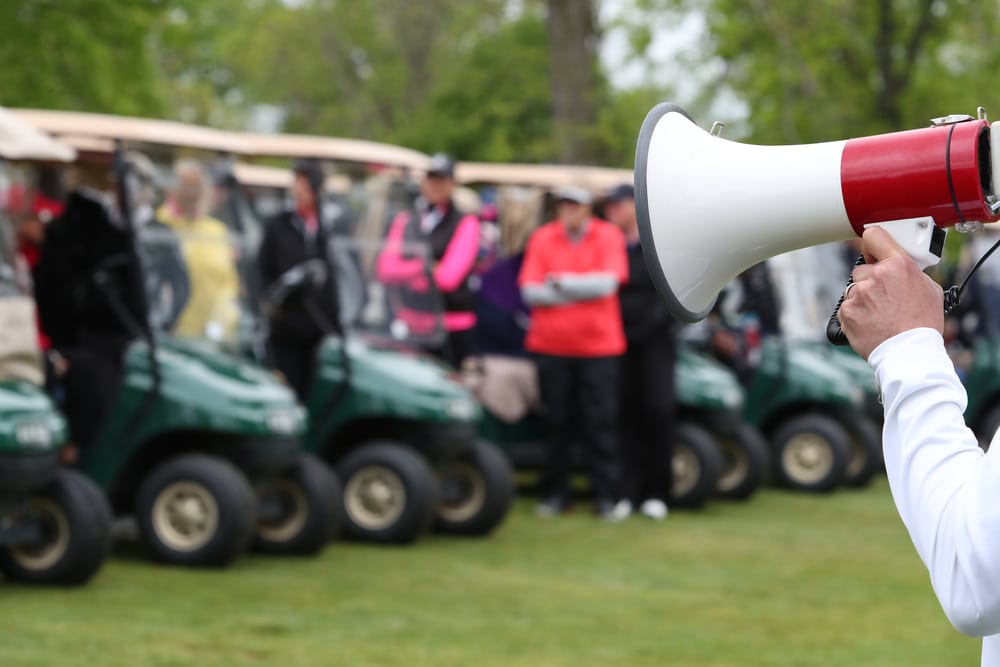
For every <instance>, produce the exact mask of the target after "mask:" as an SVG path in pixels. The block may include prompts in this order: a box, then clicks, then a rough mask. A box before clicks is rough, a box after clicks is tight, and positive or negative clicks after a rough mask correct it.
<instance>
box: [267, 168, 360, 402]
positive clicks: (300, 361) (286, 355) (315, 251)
mask: <svg viewBox="0 0 1000 667" xmlns="http://www.w3.org/2000/svg"><path fill="white" fill-rule="evenodd" d="M292 172H293V174H294V179H293V181H292V198H293V200H294V208H292V209H286V210H284V211H282V212H281V213H279V214H278V215H276V216H274V217H273V218H271V219H270V220H268V221H267V223H266V226H265V228H264V237H263V240H262V241H261V244H260V251H259V253H258V255H257V270H258V273H259V278H260V284H261V286H262V292H263V294H265V295H266V294H268V293H273V290H274V288H275V287H276V286H277V285H279V284H280V282H281V280H282V279H283V277H285V276H287V275H288V272H289V271H291V270H292V269H295V268H296V267H299V266H301V265H302V264H303V263H304V262H307V261H309V260H319V261H320V262H321V263H322V266H323V267H324V269H325V275H324V276H322V281H321V282H320V283H319V284H318V285H317V284H303V285H301V286H300V287H299V288H298V289H296V290H295V291H293V292H292V293H289V294H288V295H287V298H285V299H284V301H283V302H282V303H278V304H267V308H266V312H268V313H269V317H268V321H269V332H268V341H267V347H268V354H269V356H270V361H271V364H272V366H273V367H274V368H276V369H277V370H278V371H280V372H281V373H282V375H284V376H285V379H286V380H287V381H288V384H289V386H291V387H292V388H293V389H294V390H295V393H296V394H297V395H298V397H299V400H301V401H303V402H305V401H306V399H307V398H308V394H309V389H310V387H311V386H312V383H313V379H314V378H315V373H316V366H317V364H318V362H317V358H316V357H317V353H318V352H319V346H320V343H321V342H322V341H323V338H324V337H325V336H327V335H329V334H332V333H335V332H339V331H340V307H339V299H338V292H337V285H336V278H335V273H334V267H333V264H332V262H331V260H330V254H329V250H328V248H329V232H328V230H327V229H326V227H325V224H324V221H323V220H322V219H321V217H320V214H319V212H320V207H319V202H320V201H321V197H322V188H323V179H324V174H323V169H322V167H321V165H320V164H319V163H318V162H316V161H315V160H296V161H295V162H294V163H293V164H292Z"/></svg>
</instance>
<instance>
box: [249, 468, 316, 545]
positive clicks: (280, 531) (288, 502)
mask: <svg viewBox="0 0 1000 667" xmlns="http://www.w3.org/2000/svg"><path fill="white" fill-rule="evenodd" d="M259 496H260V499H261V501H262V502H273V503H277V504H278V505H279V506H280V507H281V513H280V515H279V517H278V518H277V519H275V520H273V521H261V522H260V523H259V524H257V534H258V535H260V536H261V537H262V538H263V539H265V540H268V541H269V542H286V541H288V540H290V539H292V538H294V537H295V536H296V535H298V534H299V533H301V532H302V529H303V528H305V525H306V521H307V520H308V518H309V501H308V500H306V494H305V493H303V492H302V489H301V488H300V487H299V485H298V484H295V483H294V482H292V481H291V480H288V479H276V480H273V481H271V482H269V483H268V484H267V485H266V486H265V487H264V488H263V489H261V491H260V494H259Z"/></svg>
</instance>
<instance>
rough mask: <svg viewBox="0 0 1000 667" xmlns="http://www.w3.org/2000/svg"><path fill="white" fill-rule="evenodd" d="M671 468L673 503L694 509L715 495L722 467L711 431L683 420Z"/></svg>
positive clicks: (671, 497)
mask: <svg viewBox="0 0 1000 667" xmlns="http://www.w3.org/2000/svg"><path fill="white" fill-rule="evenodd" d="M670 468H671V474H672V475H673V478H672V485H671V493H670V504H671V505H672V506H676V507H687V508H691V509H694V508H697V507H701V506H702V505H704V504H705V503H706V502H707V501H708V499H709V498H711V497H712V496H713V495H715V489H716V486H717V485H718V482H719V475H721V474H722V469H723V459H722V453H721V452H720V451H719V446H718V445H717V444H716V442H715V438H714V437H712V435H711V434H710V433H709V432H708V431H706V430H705V429H704V428H702V427H701V426H697V425H695V424H690V423H683V422H682V423H679V424H678V425H677V431H676V433H675V435H674V455H673V458H672V460H671V461H670Z"/></svg>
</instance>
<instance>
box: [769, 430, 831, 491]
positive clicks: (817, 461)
mask: <svg viewBox="0 0 1000 667" xmlns="http://www.w3.org/2000/svg"><path fill="white" fill-rule="evenodd" d="M781 462H782V464H783V465H784V467H785V471H786V472H787V473H788V475H789V476H790V477H791V478H792V479H795V480H798V481H800V482H817V481H819V480H821V479H823V477H825V476H826V475H827V474H828V473H829V471H830V468H831V467H832V466H833V450H832V448H831V447H830V444H829V443H828V442H827V441H826V439H825V438H823V437H822V436H820V435H817V434H815V433H800V434H799V435H796V436H795V437H793V438H792V439H791V440H789V441H788V444H787V445H785V450H784V452H782V455H781Z"/></svg>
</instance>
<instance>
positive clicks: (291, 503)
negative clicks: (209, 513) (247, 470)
mask: <svg viewBox="0 0 1000 667" xmlns="http://www.w3.org/2000/svg"><path fill="white" fill-rule="evenodd" d="M263 488H265V489H269V490H270V491H271V492H274V493H278V494H281V496H282V499H283V500H284V502H283V503H282V504H283V505H284V507H285V508H286V509H287V512H286V513H285V514H284V515H283V517H282V519H281V520H280V521H278V522H276V523H270V524H268V523H265V522H264V521H263V520H259V521H258V523H257V534H256V535H255V537H254V542H253V549H254V551H257V552H259V553H266V554H278V555H300V556H309V555H313V554H316V553H319V552H320V551H321V550H322V549H323V548H324V547H325V546H326V545H327V544H328V543H329V542H330V541H331V540H333V538H334V537H336V535H337V530H338V528H339V525H340V502H341V493H342V490H341V488H340V482H339V481H338V480H337V475H336V473H334V472H333V470H332V469H331V468H330V467H329V466H327V465H326V464H325V463H323V461H321V460H320V459H319V458H317V457H315V456H313V455H312V454H301V455H299V457H298V460H297V461H296V462H295V464H294V465H293V466H292V467H291V468H290V469H288V470H286V471H284V472H282V473H280V474H278V475H276V476H275V477H274V478H272V479H268V480H265V481H264V482H263ZM261 491H262V486H260V485H259V486H258V493H260V492H261Z"/></svg>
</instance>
